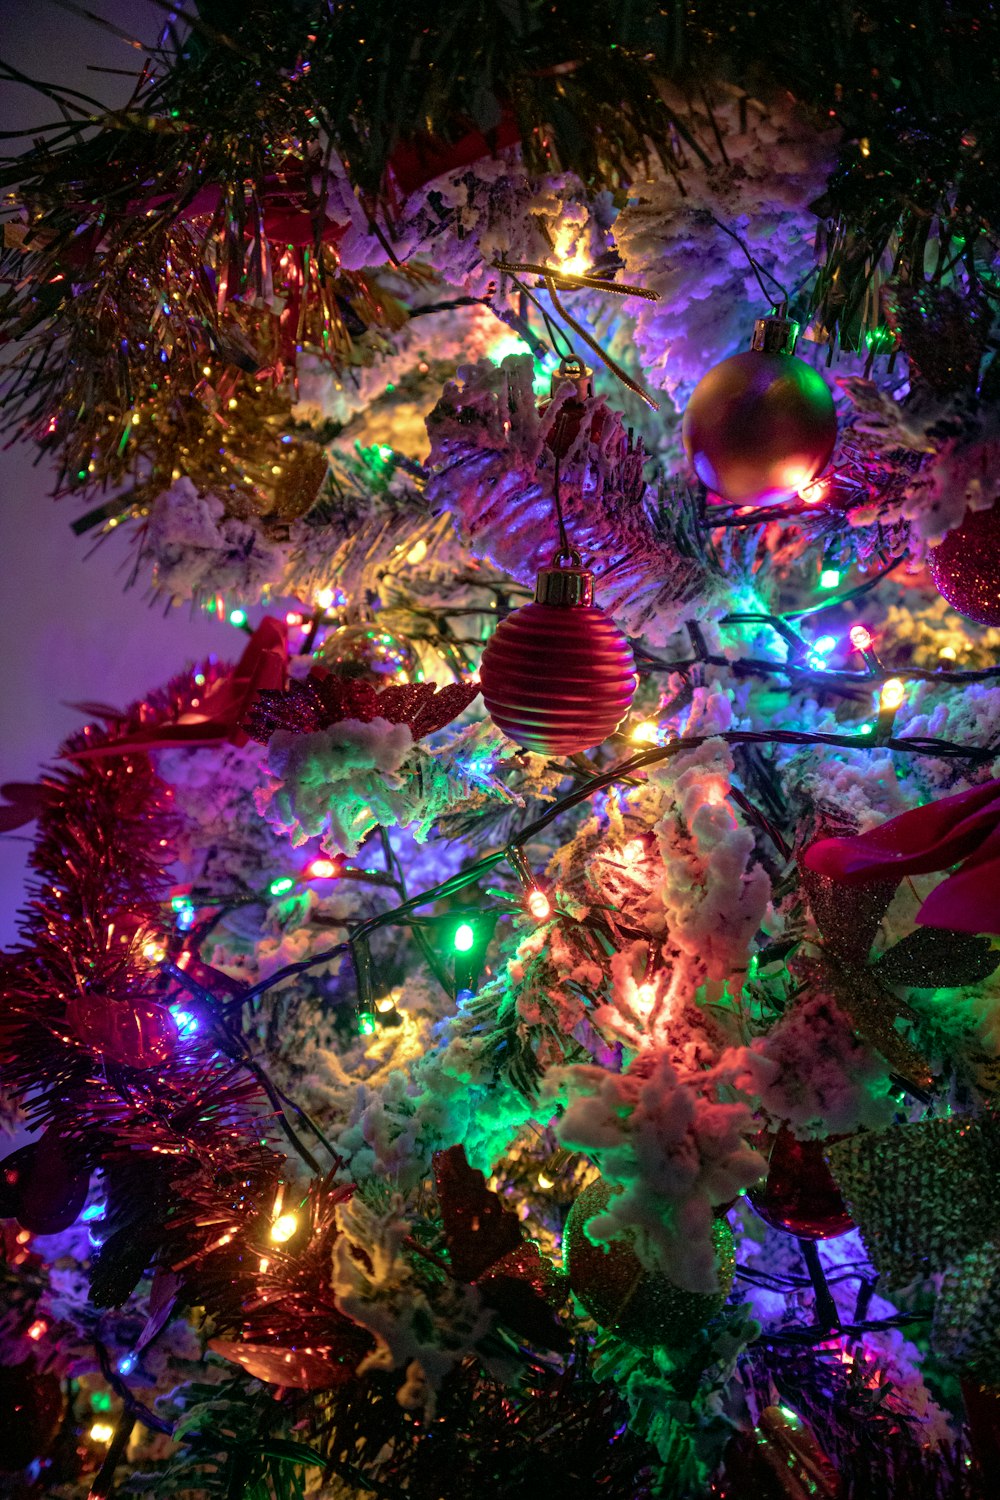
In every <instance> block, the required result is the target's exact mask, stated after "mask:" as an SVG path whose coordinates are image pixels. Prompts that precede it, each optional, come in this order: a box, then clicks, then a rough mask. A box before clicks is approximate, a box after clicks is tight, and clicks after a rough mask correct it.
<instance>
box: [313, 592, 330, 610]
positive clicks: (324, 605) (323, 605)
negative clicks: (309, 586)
mask: <svg viewBox="0 0 1000 1500" xmlns="http://www.w3.org/2000/svg"><path fill="white" fill-rule="evenodd" d="M316 603H317V605H318V606H319V608H320V609H329V608H330V605H331V604H332V603H333V589H320V591H319V593H318V594H317V595H316Z"/></svg>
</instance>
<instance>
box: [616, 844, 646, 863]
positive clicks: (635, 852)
mask: <svg viewBox="0 0 1000 1500" xmlns="http://www.w3.org/2000/svg"><path fill="white" fill-rule="evenodd" d="M645 852H646V846H645V845H644V844H643V842H642V839H629V841H628V843H627V844H626V845H625V848H624V849H623V850H622V858H623V859H624V861H625V863H626V864H627V865H634V864H635V863H636V861H637V860H640V859H641V858H642V856H643V855H644V854H645Z"/></svg>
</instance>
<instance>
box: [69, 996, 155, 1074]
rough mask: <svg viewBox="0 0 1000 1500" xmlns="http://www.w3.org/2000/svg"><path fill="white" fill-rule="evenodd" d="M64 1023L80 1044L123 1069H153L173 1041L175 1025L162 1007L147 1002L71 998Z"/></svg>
mask: <svg viewBox="0 0 1000 1500" xmlns="http://www.w3.org/2000/svg"><path fill="white" fill-rule="evenodd" d="M66 1020H67V1021H68V1023H69V1025H70V1026H71V1027H72V1028H73V1030H74V1031H75V1032H76V1034H77V1036H78V1037H79V1038H80V1040H81V1041H82V1042H85V1043H86V1045H87V1046H88V1047H90V1048H91V1049H92V1050H93V1051H95V1052H100V1053H101V1055H102V1056H103V1057H106V1058H109V1059H110V1060H111V1062H116V1063H122V1064H123V1066H125V1067H127V1068H155V1067H157V1066H158V1065H159V1064H160V1063H163V1062H166V1060H167V1058H168V1057H169V1056H170V1054H171V1053H172V1052H173V1050H174V1046H175V1044H176V1042H177V1022H176V1021H175V1020H174V1017H173V1014H172V1013H171V1011H170V1010H168V1009H167V1007H166V1006H165V1005H156V1004H154V1003H153V1002H151V1001H148V1000H136V1001H133V1000H109V999H107V997H106V996H104V995H87V994H84V995H75V996H74V997H73V999H72V1000H71V1001H70V1003H69V1005H68V1006H67V1007H66Z"/></svg>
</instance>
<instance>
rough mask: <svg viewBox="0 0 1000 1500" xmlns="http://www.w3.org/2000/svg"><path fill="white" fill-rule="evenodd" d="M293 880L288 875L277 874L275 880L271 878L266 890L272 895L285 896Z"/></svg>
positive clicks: (292, 884) (293, 882)
mask: <svg viewBox="0 0 1000 1500" xmlns="http://www.w3.org/2000/svg"><path fill="white" fill-rule="evenodd" d="M294 884H295V881H294V880H293V879H292V877H291V876H290V875H279V876H278V878H277V880H272V881H271V884H270V885H269V886H268V888H267V889H268V891H269V892H270V894H271V895H272V896H287V895H288V892H289V891H290V890H291V889H292V887H293V886H294Z"/></svg>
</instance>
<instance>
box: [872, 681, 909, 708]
mask: <svg viewBox="0 0 1000 1500" xmlns="http://www.w3.org/2000/svg"><path fill="white" fill-rule="evenodd" d="M905 697H906V684H905V683H904V682H903V681H902V680H901V679H900V678H898V677H890V678H889V681H888V682H884V683H883V684H882V692H881V693H880V695H879V700H878V701H879V707H880V708H887V709H890V710H891V709H894V708H898V707H899V705H900V704H901V703H902V701H903V699H904V698H905Z"/></svg>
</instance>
